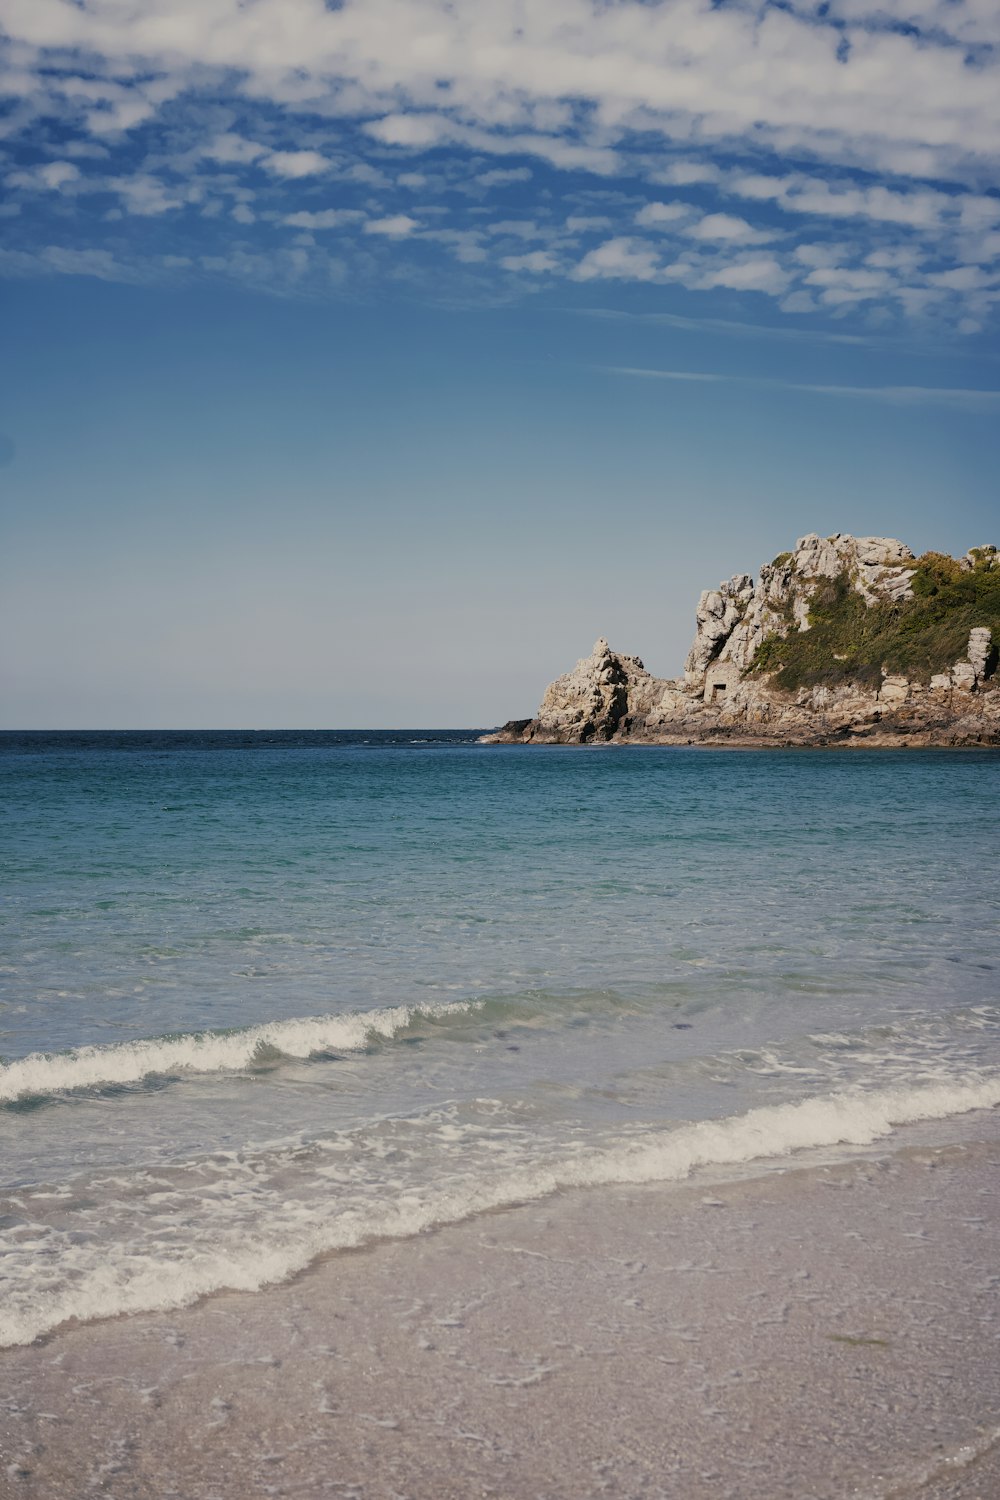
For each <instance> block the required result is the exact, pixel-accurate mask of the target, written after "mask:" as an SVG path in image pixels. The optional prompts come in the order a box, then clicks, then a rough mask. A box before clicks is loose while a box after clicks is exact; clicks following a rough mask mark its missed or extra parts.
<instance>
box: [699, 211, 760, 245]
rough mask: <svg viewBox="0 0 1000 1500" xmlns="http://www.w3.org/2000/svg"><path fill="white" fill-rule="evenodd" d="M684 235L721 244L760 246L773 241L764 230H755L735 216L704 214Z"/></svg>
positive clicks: (744, 220)
mask: <svg viewBox="0 0 1000 1500" xmlns="http://www.w3.org/2000/svg"><path fill="white" fill-rule="evenodd" d="M684 233H685V234H687V235H689V236H690V238H691V239H693V240H711V241H716V242H718V243H721V244H734V245H762V244H764V243H765V242H766V241H767V240H773V239H774V235H773V234H772V233H771V232H770V231H769V230H766V229H755V228H754V227H753V225H752V224H748V223H747V221H746V219H740V218H738V217H737V216H736V215H735V214H706V215H705V217H704V218H703V219H699V220H698V222H697V224H692V225H691V227H690V228H689V229H685V230H684Z"/></svg>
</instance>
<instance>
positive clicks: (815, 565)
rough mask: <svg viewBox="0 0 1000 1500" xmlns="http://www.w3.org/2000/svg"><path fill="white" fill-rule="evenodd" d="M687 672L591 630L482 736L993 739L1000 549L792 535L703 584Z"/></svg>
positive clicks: (801, 742)
mask: <svg viewBox="0 0 1000 1500" xmlns="http://www.w3.org/2000/svg"><path fill="white" fill-rule="evenodd" d="M695 627H696V628H695V637H694V641H693V643H692V646H691V649H690V651H689V652H688V656H687V660H686V662H685V665H684V672H683V675H682V676H680V677H677V678H660V677H654V676H653V675H652V673H650V672H648V671H647V670H646V668H645V666H644V665H643V662H642V661H641V659H640V658H639V657H638V656H629V655H624V654H622V653H621V652H618V651H615V650H612V648H611V646H610V645H609V644H608V642H607V641H606V640H605V639H604V638H603V637H602V638H600V639H599V640H598V641H597V643H596V644H595V646H594V649H593V651H592V652H591V654H590V656H588V657H584V658H583V659H581V660H580V661H578V662H577V664H576V666H575V667H574V668H573V670H572V671H571V672H567V673H566V674H565V675H564V676H562V677H559V678H557V679H556V680H555V682H553V683H551V684H550V686H549V687H548V688H547V689H546V692H545V695H544V697H543V699H542V702H541V705H540V707H539V709H538V712H537V714H536V715H535V717H534V718H531V719H513V720H510V721H508V723H506V724H504V725H503V727H502V728H501V729H499V730H497V731H496V732H495V733H493V734H490V735H487V736H485V737H484V743H488V744H557V745H573V744H595V743H597V744H600V743H605V744H606V743H623V742H636V743H647V744H660V745H684V744H703V745H716V746H721V745H734V746H740V745H742V746H746V747H758V746H830V745H854V746H869V747H879V748H882V747H884V748H902V747H906V746H913V747H920V746H942V747H948V748H960V747H973V746H994V745H1000V685H998V682H997V678H996V668H997V648H996V645H995V642H996V640H997V639H998V638H1000V555H998V552H997V548H996V547H995V546H993V545H988V546H982V547H973V548H971V549H970V551H969V552H967V553H966V554H965V555H964V556H963V557H960V558H953V557H949V556H947V555H946V554H944V553H938V552H927V553H924V554H923V556H921V557H915V556H914V554H913V552H912V551H911V550H910V548H909V547H908V546H907V545H906V544H905V543H904V542H900V541H897V540H896V539H895V538H892V537H854V536H849V535H844V534H840V533H837V534H836V535H834V536H830V537H820V536H817V535H815V534H814V533H813V534H810V535H808V536H804V537H800V538H799V540H798V541H797V542H796V544H795V547H794V550H793V551H791V552H783V553H780V554H779V555H778V556H777V557H776V558H775V559H774V561H773V562H771V563H767V564H765V565H764V566H763V567H762V568H761V569H760V571H759V573H758V576H757V578H756V580H754V578H753V577H752V576H751V575H750V574H749V573H738V574H735V575H734V576H733V577H732V578H729V579H727V580H725V581H724V582H722V583H720V584H719V586H718V587H717V588H715V589H706V590H704V592H703V593H702V594H701V596H700V598H699V599H698V603H697V607H696V610H695Z"/></svg>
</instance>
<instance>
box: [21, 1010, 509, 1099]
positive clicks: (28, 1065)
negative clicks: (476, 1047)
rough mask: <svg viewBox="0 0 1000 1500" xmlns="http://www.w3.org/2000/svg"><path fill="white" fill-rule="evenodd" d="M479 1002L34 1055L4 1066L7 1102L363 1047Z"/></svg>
mask: <svg viewBox="0 0 1000 1500" xmlns="http://www.w3.org/2000/svg"><path fill="white" fill-rule="evenodd" d="M479 1004H480V1002H478V1001H467V1002H442V1003H440V1004H436V1005H419V1006H418V1005H395V1006H389V1007H385V1008H383V1009H381V1010H369V1011H352V1012H350V1013H349V1014H347V1015H343V1016H311V1017H306V1018H302V1019H297V1020H289V1021H268V1022H265V1023H264V1024H262V1025H259V1026H248V1027H247V1028H246V1029H245V1030H242V1031H230V1032H212V1031H203V1032H194V1033H191V1034H190V1035H186V1036H177V1037H165V1038H164V1037H160V1038H152V1039H149V1040H143V1041H136V1042H114V1043H112V1044H111V1045H109V1046H106V1047H98V1046H89V1047H76V1048H74V1049H73V1051H71V1052H59V1053H45V1052H32V1053H31V1054H30V1055H29V1056H28V1057H22V1058H19V1059H17V1061H15V1062H12V1063H7V1064H6V1065H0V1102H3V1103H11V1102H12V1101H13V1100H15V1099H23V1098H25V1097H26V1096H32V1095H46V1094H55V1093H62V1092H64V1091H66V1090H70V1089H82V1088H94V1087H100V1086H103V1085H108V1084H116V1083H119V1084H120V1083H139V1082H141V1080H142V1079H143V1078H147V1077H149V1076H150V1075H151V1074H155V1073H174V1072H185V1073H218V1072H237V1071H239V1070H240V1069H242V1068H248V1067H250V1066H251V1065H252V1064H253V1062H254V1061H255V1059H257V1058H258V1056H259V1054H260V1051H261V1049H262V1048H264V1047H271V1048H274V1050H275V1051H277V1052H280V1053H282V1054H284V1056H286V1057H310V1056H312V1055H313V1054H314V1053H316V1052H325V1051H332V1052H360V1051H361V1050H363V1048H364V1047H366V1046H367V1045H368V1043H369V1042H370V1041H371V1039H372V1038H373V1037H384V1038H388V1037H392V1036H395V1035H396V1033H397V1032H399V1031H403V1030H405V1029H406V1027H407V1026H409V1025H410V1023H411V1022H412V1021H413V1019H414V1017H415V1016H418V1015H420V1016H429V1017H432V1018H434V1017H442V1016H447V1015H450V1014H456V1015H457V1014H459V1013H461V1012H467V1011H472V1010H476V1009H478V1008H479Z"/></svg>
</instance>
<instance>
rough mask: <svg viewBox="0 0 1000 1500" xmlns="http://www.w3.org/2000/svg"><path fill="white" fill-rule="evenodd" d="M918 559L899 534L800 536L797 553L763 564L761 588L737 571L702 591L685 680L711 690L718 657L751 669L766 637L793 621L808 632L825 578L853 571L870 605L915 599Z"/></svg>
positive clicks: (779, 632) (853, 582) (696, 687)
mask: <svg viewBox="0 0 1000 1500" xmlns="http://www.w3.org/2000/svg"><path fill="white" fill-rule="evenodd" d="M913 561H914V558H913V553H912V552H911V551H910V549H909V547H907V545H906V543H905V542H900V541H897V540H896V539H895V538H894V537H887V536H861V537H854V536H847V535H841V534H840V533H839V532H838V533H837V535H836V536H831V537H819V536H817V535H816V534H815V532H811V533H810V534H809V535H808V536H803V537H800V538H799V540H798V541H797V542H796V544H795V551H794V552H792V553H790V554H787V553H786V554H783V555H782V556H781V557H780V558H776V559H775V561H774V562H773V563H769V564H767V565H766V566H765V567H763V568H761V570H760V578H759V579H758V581H757V584H756V586H755V585H754V582H753V579H752V578H751V577H750V575H749V574H748V573H737V574H736V575H735V576H734V577H733V578H730V579H729V580H728V581H727V582H726V583H720V585H719V587H718V589H709V590H706V591H705V593H703V594H702V595H701V598H700V599H699V600H698V608H697V610H696V611H695V624H696V633H695V638H694V643H693V645H692V647H691V650H690V651H689V652H688V657H687V661H686V662H685V663H684V677H685V681H686V682H687V684H688V686H689V687H690V688H692V689H694V690H699V689H700V690H704V688H705V674H706V672H707V670H708V668H709V666H710V665H711V663H712V662H715V661H719V662H732V663H733V664H734V666H736V667H737V668H738V669H739V670H740V672H745V671H746V670H747V668H748V667H749V666H750V665H751V663H752V662H753V659H754V657H755V656H756V654H757V649H758V647H759V646H760V645H761V643H762V641H763V640H764V639H765V637H766V636H769V635H787V634H788V632H789V629H790V628H791V626H794V627H795V629H797V630H800V631H803V630H808V629H809V610H810V607H811V604H812V600H813V596H814V595H815V593H816V589H817V587H818V585H819V584H820V581H821V580H833V579H835V578H839V577H840V575H841V574H842V573H846V575H847V577H848V579H849V580H850V584H851V587H852V588H854V589H856V590H857V592H858V593H859V594H860V595H861V597H862V598H863V599H864V601H865V603H866V604H868V605H872V604H875V603H878V602H879V601H880V600H885V599H908V598H910V597H912V593H913V590H912V588H911V583H910V569H909V568H908V567H907V566H906V564H907V563H910V562H913ZM789 613H790V615H791V624H790V623H789V618H788V616H789Z"/></svg>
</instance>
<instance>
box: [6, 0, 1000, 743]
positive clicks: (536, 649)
mask: <svg viewBox="0 0 1000 1500" xmlns="http://www.w3.org/2000/svg"><path fill="white" fill-rule="evenodd" d="M0 26H2V27H3V28H5V29H4V31H3V32H2V33H0V36H2V41H0V68H2V72H0V154H2V161H0V185H2V198H0V277H2V281H0V296H2V299H3V314H2V326H3V339H4V346H5V357H4V360H3V365H2V374H0V488H2V492H3V501H4V519H3V527H4V547H3V561H2V565H0V566H2V575H3V576H2V589H3V601H2V606H0V608H2V611H3V616H4V618H3V620H2V622H0V624H2V628H3V638H4V640H5V647H4V663H3V672H4V679H5V680H4V684H3V723H4V724H5V725H7V726H9V727H24V726H38V727H49V726H72V725H79V726H92V727H100V726H130V725H135V726H146V725H178V726H181V725H219V726H227V725H246V726H267V725H299V726H345V727H348V726H366V725H367V726H372V727H374V726H378V725H403V724H410V725H433V724H436V725H448V724H455V725H458V724H484V725H485V724H490V723H494V722H496V721H497V720H499V719H502V718H505V717H507V716H510V715H520V714H527V713H530V712H531V711H533V709H534V707H535V706H536V704H537V701H538V698H539V696H540V694H541V691H542V690H543V688H544V686H545V685H546V683H547V682H548V681H549V680H550V678H551V677H553V676H554V675H556V674H557V673H559V672H560V671H563V670H565V669H567V668H568V667H569V666H571V665H572V663H573V661H574V660H575V659H576V658H577V657H578V656H580V655H583V654H585V653H586V652H588V651H589V649H590V646H591V644H592V642H593V639H594V638H595V637H596V636H597V635H598V634H605V635H607V636H608V638H609V639H610V640H611V642H612V644H613V645H614V646H616V647H618V648H619V649H621V650H624V651H630V652H637V653H639V654H640V655H642V656H643V658H644V659H645V661H646V663H647V665H648V666H649V667H650V668H651V669H653V670H655V671H657V672H659V673H662V674H664V675H669V674H673V673H675V672H677V671H679V670H680V667H681V663H682V660H683V656H684V652H685V650H686V647H687V645H688V643H689V640H690V637H691V634H692V632H693V611H694V604H695V601H696V598H697V594H698V592H699V591H700V590H701V589H702V588H705V587H711V586H714V585H715V584H716V583H717V582H718V580H719V579H720V578H721V577H724V576H728V575H729V574H731V573H732V572H734V571H744V570H747V571H751V572H755V571H756V569H757V568H758V567H759V565H760V564H761V563H762V562H765V561H767V560H769V559H770V558H771V557H772V556H773V555H774V554H775V553H776V552H778V551H780V550H784V549H785V548H787V547H789V546H790V545H791V544H792V543H793V542H794V540H795V538H796V537H797V536H799V535H801V534H802V533H804V532H806V531H811V530H816V531H820V532H823V533H828V532H831V531H834V530H839V531H853V532H855V533H857V534H889V535H895V536H900V537H902V538H903V539H904V540H906V541H907V542H909V544H910V545H911V546H912V547H913V548H914V550H916V551H921V550H923V549H925V548H928V547H936V548H939V549H942V550H947V551H952V552H962V551H964V550H965V549H966V548H967V547H969V546H970V545H973V544H976V543H980V542H983V541H987V540H994V541H995V540H1000V537H998V532H1000V526H998V520H1000V506H998V504H997V485H996V474H997V470H998V457H1000V454H998V448H1000V441H998V432H1000V420H998V418H1000V361H998V355H1000V347H998V344H997V339H996V330H997V304H998V300H1000V271H998V266H997V261H998V252H1000V193H998V184H997V147H998V144H1000V109H998V107H997V103H996V101H997V99H998V98H1000V62H998V53H997V44H998V41H1000V16H998V12H997V10H996V7H995V6H994V5H993V4H992V3H986V0H975V3H972V0H957V3H956V0H949V3H937V0H888V3H884V4H881V5H879V6H878V7H875V6H872V5H869V4H867V3H865V0H831V3H829V4H822V5H819V6H815V5H810V4H799V3H794V0H793V3H791V4H785V5H782V6H780V7H777V6H769V5H760V4H721V5H707V4H697V3H648V0H647V3H639V0H616V3H591V0H547V3H546V4H545V5H544V6H541V5H536V6H530V7H529V6H527V5H525V4H523V3H516V0H453V3H451V4H445V3H444V0H405V3H402V0H394V3H390V0H364V3H363V4H362V3H351V0H349V3H344V4H342V5H329V6H324V5H323V4H322V3H321V0H247V3H244V4H242V5H241V4H238V3H237V0H198V3H197V4H195V3H193V0H79V3H70V0H5V3H4V6H3V14H2V18H0Z"/></svg>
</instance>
